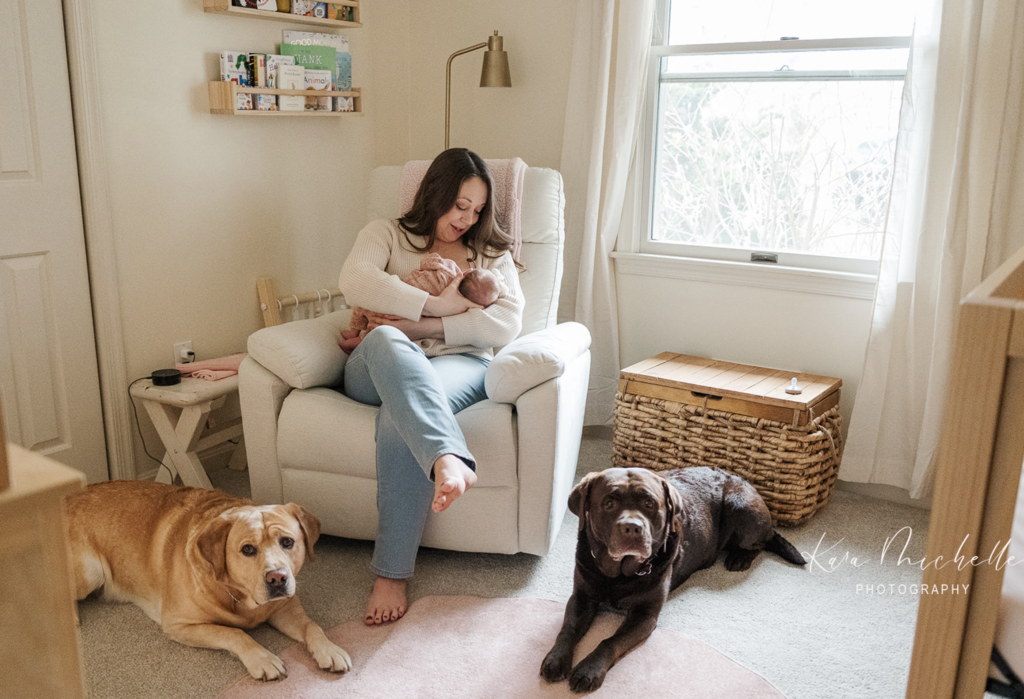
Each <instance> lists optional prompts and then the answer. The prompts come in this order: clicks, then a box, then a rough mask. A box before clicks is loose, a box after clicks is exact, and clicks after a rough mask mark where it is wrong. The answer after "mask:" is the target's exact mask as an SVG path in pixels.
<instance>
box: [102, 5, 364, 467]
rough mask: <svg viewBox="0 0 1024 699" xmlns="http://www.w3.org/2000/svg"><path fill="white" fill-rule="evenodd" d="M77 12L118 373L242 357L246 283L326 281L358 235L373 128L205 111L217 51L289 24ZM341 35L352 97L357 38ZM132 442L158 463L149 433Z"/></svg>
mask: <svg viewBox="0 0 1024 699" xmlns="http://www.w3.org/2000/svg"><path fill="white" fill-rule="evenodd" d="M91 13H92V15H93V21H94V28H95V33H96V34H95V46H96V49H97V53H98V56H97V60H98V64H99V70H100V80H99V84H100V89H101V95H100V102H101V108H102V116H103V123H104V129H105V132H104V134H103V138H104V142H105V146H106V149H107V152H106V157H107V163H108V166H109V172H108V182H107V185H108V189H109V192H110V205H111V209H112V215H113V225H114V228H115V231H114V234H115V245H116V256H117V270H118V283H119V289H120V296H121V305H122V309H121V310H122V316H123V323H124V342H125V350H126V361H127V372H128V375H129V377H130V378H136V377H140V376H146V375H148V374H149V373H150V372H152V371H153V370H155V369H160V368H165V367H167V366H169V365H170V363H171V360H172V352H171V346H172V344H173V343H175V342H178V341H181V340H189V339H190V340H192V341H193V344H194V348H195V351H196V353H197V354H198V356H199V358H200V359H202V358H212V357H218V356H223V355H225V354H230V353H233V352H239V351H243V350H244V348H245V341H246V338H247V337H248V335H249V334H250V333H252V332H253V331H254V330H256V329H258V328H259V327H260V325H261V321H260V316H259V313H258V310H257V304H256V292H255V280H256V277H257V276H259V275H270V276H272V277H273V278H274V279H275V280H276V282H277V284H278V288H279V290H280V291H282V292H284V291H288V290H294V289H295V288H296V287H299V288H300V289H306V288H310V287H314V286H324V285H331V286H333V285H335V284H336V281H337V274H338V270H339V269H340V267H341V263H342V260H343V259H344V254H345V253H346V252H347V250H348V248H349V246H350V244H351V240H352V238H353V236H354V235H355V232H356V231H358V229H359V227H360V226H361V225H362V223H363V220H362V217H363V215H364V214H363V212H364V206H363V191H364V188H365V182H366V178H367V173H368V172H369V170H370V169H371V168H372V166H373V147H372V117H352V118H328V117H324V118H274V117H270V118H261V117H232V116H223V115H213V114H211V113H210V111H209V102H208V98H207V86H206V83H207V81H209V80H214V79H217V77H218V72H219V68H218V66H219V55H220V51H221V50H224V49H231V50H240V51H266V52H271V51H274V50H275V48H276V45H277V44H279V43H280V41H281V31H282V29H284V28H285V27H289V26H290V25H287V24H284V23H280V22H270V21H262V20H256V19H247V18H236V17H224V16H219V15H213V14H207V13H204V12H203V10H202V0H187V1H186V2H174V3H156V2H138V1H137V0H108V1H107V2H102V3H96V4H95V5H93V7H92V10H91ZM347 34H348V36H349V40H350V42H351V47H352V51H353V54H354V56H355V60H354V62H353V82H354V84H355V85H356V86H360V85H365V84H366V82H367V81H368V80H369V78H370V75H369V71H368V70H367V68H368V65H367V63H368V60H367V58H366V57H367V55H368V51H367V36H366V33H365V32H360V31H358V30H353V31H350V32H347ZM368 87H369V88H370V89H372V85H370V86H368ZM353 212H355V215H354V214H353ZM143 421H144V428H145V427H146V421H145V419H143ZM146 443H147V445H149V446H150V451H151V452H156V454H155V455H157V456H159V453H160V452H162V448H160V442H159V440H158V439H157V437H156V434H155V432H153V431H151V430H148V429H147V432H146ZM138 447H139V445H138V444H137V459H136V463H137V465H138V467H139V470H140V471H143V472H144V471H145V470H147V469H150V468H152V467H153V466H154V464H152V462H149V461H148V459H146V457H145V456H144V454H143V452H142V450H141V448H138Z"/></svg>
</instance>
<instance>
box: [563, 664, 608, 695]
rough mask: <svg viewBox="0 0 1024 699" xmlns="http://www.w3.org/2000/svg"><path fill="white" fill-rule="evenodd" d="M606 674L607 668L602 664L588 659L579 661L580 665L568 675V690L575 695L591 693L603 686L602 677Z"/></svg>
mask: <svg viewBox="0 0 1024 699" xmlns="http://www.w3.org/2000/svg"><path fill="white" fill-rule="evenodd" d="M607 674H608V668H607V667H605V665H604V663H600V662H596V661H593V660H592V659H591V658H590V657H586V658H584V659H583V660H581V661H580V664H579V665H577V666H576V667H575V668H574V669H573V671H572V674H571V675H569V689H571V690H572V691H574V692H576V693H577V694H582V693H583V692H593V691H594V690H596V689H598V688H600V686H601V685H602V684H604V677H605V675H607Z"/></svg>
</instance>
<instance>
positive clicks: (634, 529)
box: [618, 517, 644, 536]
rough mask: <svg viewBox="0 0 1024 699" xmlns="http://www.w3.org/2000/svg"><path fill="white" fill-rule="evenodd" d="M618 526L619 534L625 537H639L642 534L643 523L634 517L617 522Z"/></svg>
mask: <svg viewBox="0 0 1024 699" xmlns="http://www.w3.org/2000/svg"><path fill="white" fill-rule="evenodd" d="M618 526H619V532H620V533H621V534H624V535H626V536H640V535H641V534H643V533H644V523H643V522H642V521H641V520H640V519H638V518H636V517H629V518H626V519H622V520H619V523H618Z"/></svg>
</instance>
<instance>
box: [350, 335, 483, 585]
mask: <svg viewBox="0 0 1024 699" xmlns="http://www.w3.org/2000/svg"><path fill="white" fill-rule="evenodd" d="M488 363H489V361H488V360H486V359H482V358H480V357H477V356H474V355H469V354H455V355H445V356H442V357H433V358H427V356H426V355H425V354H424V353H423V350H421V349H420V348H419V346H418V345H416V343H414V342H412V341H411V340H409V338H408V337H406V336H405V333H403V332H402V331H400V330H397V329H396V328H392V327H390V326H381V327H379V328H375V329H374V330H372V331H371V332H370V333H368V334H367V335H366V337H365V338H363V341H362V342H360V343H359V345H358V346H357V347H356V348H355V350H353V351H352V355H351V356H350V357H349V359H348V361H347V362H346V364H345V395H347V396H348V397H349V398H351V399H353V400H357V401H359V402H360V403H367V404H369V405H379V406H380V412H378V413H377V432H376V440H377V543H376V545H375V546H374V549H373V560H372V562H371V567H372V568H373V572H374V573H376V574H377V575H380V576H382V577H385V578H408V577H411V576H412V573H413V568H414V567H415V563H416V551H417V549H419V545H420V537H421V536H422V535H423V526H424V524H425V523H426V520H427V512H428V511H429V510H430V503H431V501H432V500H433V499H434V484H433V483H432V482H431V479H430V477H431V475H432V470H433V468H434V462H435V461H437V459H438V458H440V457H441V456H442V455H444V454H454V455H455V456H458V457H459V458H461V459H462V460H463V461H465V462H466V463H467V464H468V465H469V467H470V468H472V469H473V470H474V471H475V470H476V460H475V459H474V458H473V455H472V454H470V453H469V449H468V448H467V447H466V438H465V437H464V436H463V434H462V429H461V428H460V427H459V424H458V423H457V422H456V421H455V413H457V412H459V411H460V410H463V409H464V408H467V407H469V406H470V405H473V404H474V403H477V402H479V401H481V400H483V399H484V398H485V397H486V394H485V393H484V374H485V373H486V371H487V365H488Z"/></svg>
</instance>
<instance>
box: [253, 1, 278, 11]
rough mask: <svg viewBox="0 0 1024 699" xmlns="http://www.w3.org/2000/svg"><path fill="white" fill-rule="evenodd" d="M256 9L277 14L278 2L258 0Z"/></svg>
mask: <svg viewBox="0 0 1024 699" xmlns="http://www.w3.org/2000/svg"><path fill="white" fill-rule="evenodd" d="M256 9H257V10H268V11H270V12H277V0H256Z"/></svg>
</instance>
